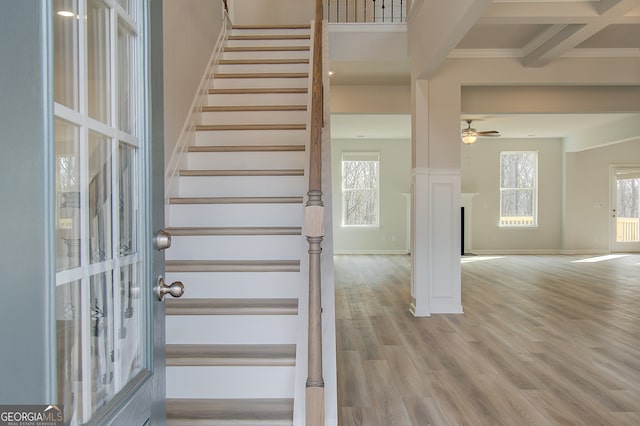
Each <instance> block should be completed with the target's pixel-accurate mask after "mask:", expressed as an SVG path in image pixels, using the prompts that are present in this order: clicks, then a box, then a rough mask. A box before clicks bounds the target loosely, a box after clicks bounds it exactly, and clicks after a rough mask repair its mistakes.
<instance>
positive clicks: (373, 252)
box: [333, 250, 409, 255]
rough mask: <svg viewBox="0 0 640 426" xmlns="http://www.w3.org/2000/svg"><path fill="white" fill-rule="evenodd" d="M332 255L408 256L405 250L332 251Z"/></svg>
mask: <svg viewBox="0 0 640 426" xmlns="http://www.w3.org/2000/svg"><path fill="white" fill-rule="evenodd" d="M333 254H334V255H340V254H371V255H385V254H388V255H398V254H405V255H408V254H409V253H408V252H407V251H406V250H334V251H333Z"/></svg>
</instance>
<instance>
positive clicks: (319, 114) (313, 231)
mask: <svg viewBox="0 0 640 426" xmlns="http://www.w3.org/2000/svg"><path fill="white" fill-rule="evenodd" d="M322 19H323V14H322V0H315V16H314V29H313V58H312V61H313V67H312V69H313V74H312V86H311V87H312V89H311V132H310V138H311V140H310V143H309V192H307V203H306V205H305V214H304V216H305V218H304V234H305V236H306V238H307V242H308V244H309V317H308V318H309V337H308V339H309V343H308V345H309V352H308V365H307V383H306V397H305V417H306V425H307V426H323V425H324V379H323V376H322V302H321V297H320V294H321V276H320V269H321V262H320V253H321V251H322V248H321V245H322V240H323V238H324V204H323V202H322V127H323V94H322V92H323V82H322V80H323V71H322V60H323V58H322Z"/></svg>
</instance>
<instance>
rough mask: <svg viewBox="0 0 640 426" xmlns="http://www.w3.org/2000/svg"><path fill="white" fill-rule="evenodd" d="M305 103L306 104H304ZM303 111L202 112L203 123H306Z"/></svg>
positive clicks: (306, 113) (305, 114) (201, 119)
mask: <svg viewBox="0 0 640 426" xmlns="http://www.w3.org/2000/svg"><path fill="white" fill-rule="evenodd" d="M302 105H304V104H302ZM308 115H309V113H308V112H307V111H306V110H303V111H216V112H202V113H200V123H201V124H233V123H236V124H239V123H241V124H304V123H306V122H307V116H308Z"/></svg>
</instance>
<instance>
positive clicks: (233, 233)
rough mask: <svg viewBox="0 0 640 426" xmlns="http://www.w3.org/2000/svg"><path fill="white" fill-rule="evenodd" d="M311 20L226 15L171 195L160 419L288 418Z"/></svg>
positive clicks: (263, 421) (301, 245)
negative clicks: (169, 293)
mask: <svg viewBox="0 0 640 426" xmlns="http://www.w3.org/2000/svg"><path fill="white" fill-rule="evenodd" d="M309 34H310V28H309V26H299V27H270V28H269V27H234V28H233V29H232V30H231V31H230V32H229V36H228V38H227V41H226V42H225V45H224V53H223V55H222V59H221V60H220V61H219V64H218V66H217V67H216V71H215V73H214V75H213V76H212V80H211V85H210V88H209V95H208V104H207V105H206V106H204V107H202V111H201V113H200V114H201V124H200V125H198V126H197V127H196V141H195V145H192V146H189V147H188V151H187V153H186V155H187V160H186V164H187V167H186V168H185V169H184V170H180V171H179V177H178V179H179V181H178V192H179V196H177V197H174V198H171V199H170V200H169V222H168V223H169V228H168V229H167V230H168V232H169V233H170V234H171V235H172V241H173V244H172V247H171V248H170V249H169V250H167V254H166V259H167V261H166V275H167V281H168V282H172V281H176V280H179V281H183V282H184V283H185V287H186V291H185V295H184V296H183V297H182V298H180V299H168V300H166V333H167V352H166V357H167V424H169V425H181V426H188V425H229V424H233V425H248V426H255V425H270V426H277V425H291V424H292V422H293V420H292V419H293V395H294V375H295V364H296V341H297V335H298V297H299V294H300V291H301V288H303V286H306V285H307V280H308V277H307V276H306V275H305V273H303V272H301V264H302V265H304V262H305V260H304V256H306V247H307V243H306V240H305V238H304V237H303V236H302V223H303V219H304V212H303V209H304V205H303V201H304V195H305V194H306V192H307V177H306V169H307V166H306V164H307V163H308V160H307V153H306V145H307V143H308V132H307V130H306V127H307V122H308V112H307V103H308V80H309V77H308V71H309V45H310V42H309ZM298 380H304V378H299V379H298Z"/></svg>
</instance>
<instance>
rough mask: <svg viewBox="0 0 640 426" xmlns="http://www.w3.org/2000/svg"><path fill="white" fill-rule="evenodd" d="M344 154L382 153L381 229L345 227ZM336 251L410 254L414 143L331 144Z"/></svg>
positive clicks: (361, 141)
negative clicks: (409, 198) (409, 208)
mask: <svg viewBox="0 0 640 426" xmlns="http://www.w3.org/2000/svg"><path fill="white" fill-rule="evenodd" d="M343 152H379V153H380V226H379V227H362V228H360V227H343V226H342V196H341V194H342V191H341V185H342V176H341V175H342V166H341V159H342V153H343ZM331 162H332V164H331V167H332V183H333V221H334V222H333V241H334V243H333V248H334V252H335V253H336V254H341V253H342V254H344V253H355V254H359V253H406V252H407V250H406V248H407V247H408V241H407V235H406V234H407V208H406V197H405V196H404V195H403V193H409V192H411V140H409V139H334V140H332V141H331Z"/></svg>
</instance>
